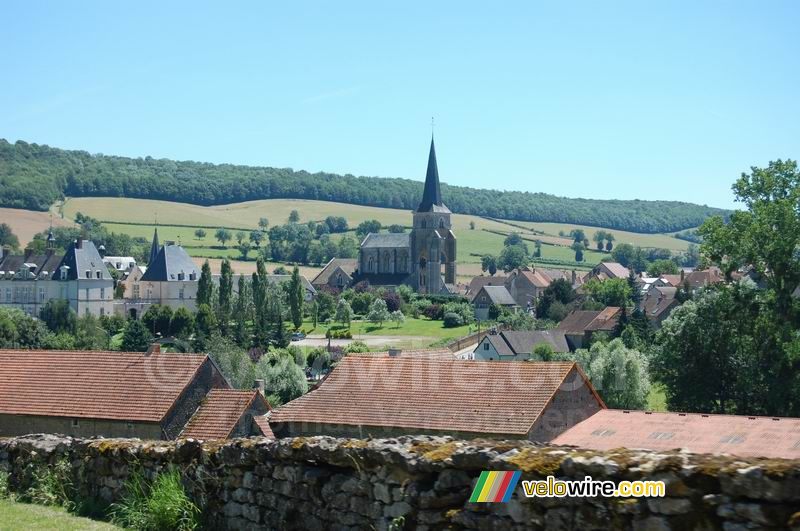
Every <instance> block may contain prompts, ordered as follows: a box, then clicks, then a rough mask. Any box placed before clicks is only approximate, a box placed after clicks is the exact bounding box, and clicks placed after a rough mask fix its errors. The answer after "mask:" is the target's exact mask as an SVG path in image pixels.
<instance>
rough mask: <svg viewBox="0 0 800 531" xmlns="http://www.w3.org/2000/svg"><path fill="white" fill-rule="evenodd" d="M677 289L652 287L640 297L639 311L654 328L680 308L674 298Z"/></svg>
mask: <svg viewBox="0 0 800 531" xmlns="http://www.w3.org/2000/svg"><path fill="white" fill-rule="evenodd" d="M677 292H678V288H674V287H672V286H656V285H654V286H652V287H651V288H650V289H649V290H647V291H646V292H645V293H644V295H643V296H642V300H641V302H640V303H639V309H640V310H641V311H642V313H644V314H645V315H646V316H647V318H648V319H650V322H652V323H653V325H654V326H656V327H659V326H661V322H662V321H664V319H666V318H667V317H669V314H670V313H671V312H672V310H674V309H675V308H677V307H678V306H680V304H681V303H680V301H678V299H677V298H676V295H677Z"/></svg>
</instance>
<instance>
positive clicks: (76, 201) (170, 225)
mask: <svg viewBox="0 0 800 531" xmlns="http://www.w3.org/2000/svg"><path fill="white" fill-rule="evenodd" d="M292 210H297V211H298V212H299V213H300V221H301V222H307V221H321V220H323V219H325V218H326V217H327V216H343V217H345V218H346V219H347V221H348V224H349V225H350V227H351V228H355V227H356V226H357V225H358V224H359V223H361V222H362V221H365V220H369V219H377V220H379V221H380V222H381V223H382V224H383V225H384V226H386V225H391V224H399V225H403V226H405V227H409V226H410V225H411V212H410V211H407V210H401V209H392V208H378V207H365V206H359V205H349V204H344V203H332V202H328V201H312V200H301V199H265V200H260V201H247V202H243V203H235V204H230V205H217V206H209V207H206V206H198V205H190V204H186V203H174V202H168V201H156V200H147V199H127V198H112V197H100V198H89V197H83V198H69V199H67V200H66V201H65V202H64V204H63V205H61V206H60V207H54V212H56V213H57V214H58V216H59V217H60V216H61V215H62V214H63V216H64V219H63V221H62V220H59V221H61V222H69V221H70V220H71V219H74V217H75V214H77V213H78V212H81V213H83V214H86V215H89V216H92V217H94V218H97V219H99V220H101V221H103V222H104V225H105V226H106V227H107V228H108V230H110V231H113V232H119V233H127V234H130V235H132V236H143V237H146V238H150V237H151V236H152V234H153V226H154V221H155V220H156V217H157V218H158V224H159V229H158V232H159V237H160V239H161V241H162V242H163V241H164V240H174V241H177V242H180V243H181V245H183V246H184V247H185V248H186V250H187V252H188V253H189V254H190V255H192V256H193V257H198V258H213V259H216V260H221V259H223V258H230V259H233V260H235V259H237V258H239V257H240V253H239V251H238V250H237V249H235V245H236V241H235V240H234V241H232V242H228V243H227V247H225V248H223V247H222V246H221V245H220V243H219V242H218V241H217V240H216V238H215V237H214V233H215V232H216V229H215V228H206V227H226V228H229V229H230V230H231V232H232V234H233V235H234V236H235V235H236V232H237V230H242V231H244V232H245V233H248V234H249V231H250V230H253V229H255V228H257V226H258V220H259V218H262V217H265V218H267V219H268V220H269V222H270V225H274V224H282V223H285V222H286V220H287V219H288V217H289V213H290V212H291V211H292ZM452 221H453V230H454V232H455V234H456V237H457V238H458V264H459V271H458V273H459V279H460V280H461V281H468V280H469V279H470V278H471V277H472V276H474V275H478V274H480V273H481V269H480V257H481V256H482V255H484V254H495V255H497V254H499V253H500V251H502V249H503V240H504V238H505V235H506V234H508V233H510V232H521V234H522V235H523V238H524V239H526V240H527V243H528V246H529V248H530V249H531V251H533V245H534V243H533V242H534V240H537V239H539V240H541V241H542V242H543V245H542V256H541V260H540V261H539V264H540V265H542V266H543V267H561V268H574V269H581V270H586V269H590V268H591V267H592V266H594V264H597V263H598V262H600V260H601V259H602V258H603V257H604V256H608V254H607V253H601V252H597V251H594V250H591V249H590V250H587V251H586V252H585V253H584V261H583V262H581V263H576V262H575V261H574V258H575V254H574V252H573V251H572V250H571V249H569V247H568V245H569V240H568V239H565V238H563V237H560V236H559V232H563V233H568V232H569V231H570V230H571V229H573V228H581V229H583V230H584V231H585V232H586V234H587V236H588V237H589V238H591V235H592V234H593V233H594V232H595V231H596V230H598V228H597V227H589V226H585V225H568V224H560V223H531V222H516V221H510V222H504V221H502V220H500V221H494V220H488V219H484V218H481V217H478V216H469V215H462V214H454V215H453V218H452ZM470 223H474V225H475V228H474V230H473V229H470ZM201 227H202V228H204V230H205V231H206V235H205V236H204V237H203V238H197V237H196V236H195V234H194V233H195V230H196V229H197V228H201ZM525 228H527V229H528V231H526V230H525ZM610 232H612V233H613V234H614V236H615V237H616V242H615V243H623V242H624V243H631V244H634V245H639V246H643V247H663V248H666V249H670V250H673V251H682V250H685V249H686V247H687V245H688V244H687V242H685V241H682V240H678V239H676V238H674V237H672V236H671V235H667V234H637V233H632V232H626V231H617V230H613V231H610ZM348 234H349V235H351V236H353V237H355V232H354V231H352V230H351V231H350V232H348ZM339 237H341V235H333V238H339ZM249 263H250V262H239V264H240V265H241V267H238V268H239V269H242V270H243V271H242V272H247V271H249V269H250V267H249V265H248V264H249ZM253 267H254V266H253ZM272 267H277V264H275V265H274V266H272ZM306 269H307V272H308V273H310V272H311V271H318V270H319V268H313V267H310V268H306Z"/></svg>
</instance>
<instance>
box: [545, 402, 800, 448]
mask: <svg viewBox="0 0 800 531" xmlns="http://www.w3.org/2000/svg"><path fill="white" fill-rule="evenodd" d="M551 442H552V444H563V445H570V446H578V447H580V448H586V449H592V450H610V449H613V448H620V447H624V448H637V449H639V448H641V449H648V450H655V451H661V450H673V449H678V448H684V449H687V450H688V451H690V452H693V453H701V454H704V453H709V454H720V453H725V454H733V455H738V456H741V457H772V458H783V459H798V458H800V419H797V418H770V417H745V416H738V415H706V414H698V413H657V412H644V411H622V410H616V409H602V410H600V411H598V412H597V413H595V414H594V415H592V416H591V417H589V418H588V419H586V420H584V421H583V422H580V423H578V424H576V425H575V426H573V427H572V428H570V429H568V430H566V431H565V432H564V433H562V434H561V435H559V436H558V437H556V438H555V439H554V440H552V441H551Z"/></svg>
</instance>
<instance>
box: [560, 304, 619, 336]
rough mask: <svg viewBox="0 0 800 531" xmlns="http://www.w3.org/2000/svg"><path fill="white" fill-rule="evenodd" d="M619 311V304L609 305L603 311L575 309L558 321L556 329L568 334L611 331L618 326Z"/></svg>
mask: <svg viewBox="0 0 800 531" xmlns="http://www.w3.org/2000/svg"><path fill="white" fill-rule="evenodd" d="M619 312H620V308H619V307H617V306H608V307H607V308H605V309H603V310H602V311H593V310H574V311H572V312H570V313H569V314H568V315H567V316H566V317H565V318H564V320H563V321H561V322H560V323H558V326H557V327H556V330H563V331H564V332H565V333H566V334H583V333H585V332H597V331H603V332H607V331H611V330H614V327H616V326H617V321H618V320H619Z"/></svg>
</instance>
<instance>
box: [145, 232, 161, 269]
mask: <svg viewBox="0 0 800 531" xmlns="http://www.w3.org/2000/svg"><path fill="white" fill-rule="evenodd" d="M159 249H160V246H159V245H158V227H156V228H155V229H154V230H153V245H151V246H150V260H149V261H148V262H147V265H153V264H154V263H155V262H156V258H158V251H159Z"/></svg>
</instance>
